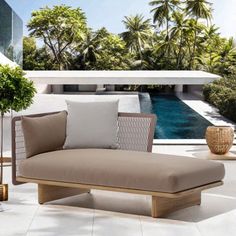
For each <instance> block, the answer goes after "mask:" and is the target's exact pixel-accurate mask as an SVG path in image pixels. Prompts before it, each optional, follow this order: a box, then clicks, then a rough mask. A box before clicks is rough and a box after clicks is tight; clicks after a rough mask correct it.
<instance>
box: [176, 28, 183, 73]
mask: <svg viewBox="0 0 236 236" xmlns="http://www.w3.org/2000/svg"><path fill="white" fill-rule="evenodd" d="M182 44H183V31H181V35H180V43H179V54H178V59H177V69H179V66H180V60H181V56H182Z"/></svg>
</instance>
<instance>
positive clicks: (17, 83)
mask: <svg viewBox="0 0 236 236" xmlns="http://www.w3.org/2000/svg"><path fill="white" fill-rule="evenodd" d="M35 93H36V90H35V88H34V85H33V82H32V81H29V80H28V79H26V78H25V77H24V72H23V71H22V69H21V68H20V67H16V68H11V67H9V66H3V65H0V98H1V99H0V112H1V114H2V115H3V114H4V113H6V112H9V111H10V110H14V111H16V112H18V111H21V110H23V109H26V108H27V107H29V106H30V105H31V104H32V102H33V97H34V95H35Z"/></svg>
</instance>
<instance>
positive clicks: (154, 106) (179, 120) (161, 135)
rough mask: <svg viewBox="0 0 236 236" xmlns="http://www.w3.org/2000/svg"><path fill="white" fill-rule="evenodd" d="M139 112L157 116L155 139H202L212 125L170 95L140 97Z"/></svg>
mask: <svg viewBox="0 0 236 236" xmlns="http://www.w3.org/2000/svg"><path fill="white" fill-rule="evenodd" d="M140 105H141V111H142V112H144V113H153V114H156V115H157V118H158V120H157V125H156V129H155V139H204V138H205V132H206V128H207V127H208V126H210V125H212V124H211V123H210V122H209V121H208V120H206V119H205V118H203V117H202V116H201V115H199V114H198V113H197V112H195V111H194V110H193V109H191V108H190V107H189V106H187V105H186V104H185V103H184V102H182V101H181V100H180V99H178V98H177V97H176V96H175V95H172V94H168V95H167V94H150V96H149V95H148V96H147V94H146V95H144V94H142V95H140Z"/></svg>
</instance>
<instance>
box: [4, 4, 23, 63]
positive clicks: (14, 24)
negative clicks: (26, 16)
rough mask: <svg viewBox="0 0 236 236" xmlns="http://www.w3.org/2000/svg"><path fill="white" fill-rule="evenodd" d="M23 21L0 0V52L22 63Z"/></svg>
mask: <svg viewBox="0 0 236 236" xmlns="http://www.w3.org/2000/svg"><path fill="white" fill-rule="evenodd" d="M22 40H23V22H22V20H21V19H20V18H19V16H18V15H17V14H16V13H15V12H14V11H13V10H12V9H11V7H10V6H9V5H8V4H7V3H6V2H5V1H3V0H0V52H1V53H3V54H4V55H5V56H6V57H8V58H9V59H10V60H12V61H14V62H16V63H18V64H19V65H22V59H23V58H22V57H23V41H22Z"/></svg>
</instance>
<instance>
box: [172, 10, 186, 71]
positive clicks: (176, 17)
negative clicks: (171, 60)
mask: <svg viewBox="0 0 236 236" xmlns="http://www.w3.org/2000/svg"><path fill="white" fill-rule="evenodd" d="M172 17H173V21H174V25H173V26H172V28H171V30H170V39H173V40H174V39H175V40H177V41H178V53H177V58H176V64H177V69H179V68H180V67H181V64H182V63H181V61H182V59H183V56H184V55H183V54H184V53H183V47H184V43H185V42H184V41H185V39H186V38H187V32H188V29H189V24H188V21H189V20H188V19H187V18H186V17H185V14H182V13H180V12H174V13H173V16H172Z"/></svg>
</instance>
